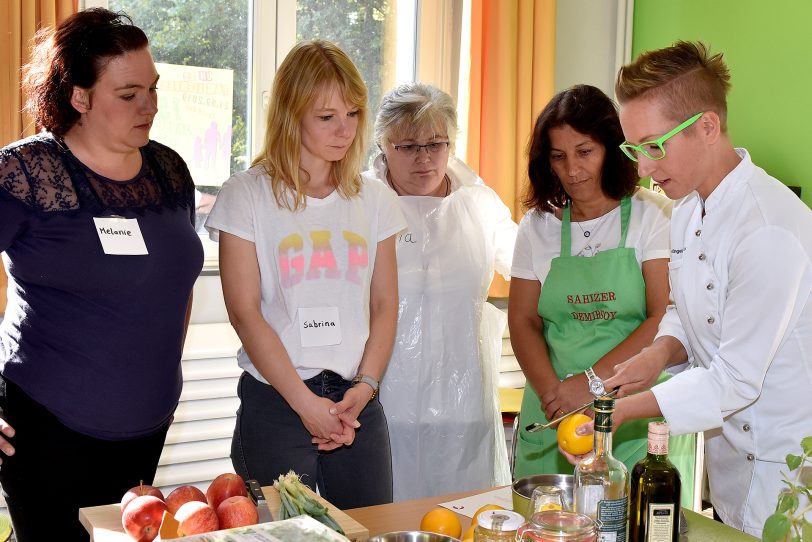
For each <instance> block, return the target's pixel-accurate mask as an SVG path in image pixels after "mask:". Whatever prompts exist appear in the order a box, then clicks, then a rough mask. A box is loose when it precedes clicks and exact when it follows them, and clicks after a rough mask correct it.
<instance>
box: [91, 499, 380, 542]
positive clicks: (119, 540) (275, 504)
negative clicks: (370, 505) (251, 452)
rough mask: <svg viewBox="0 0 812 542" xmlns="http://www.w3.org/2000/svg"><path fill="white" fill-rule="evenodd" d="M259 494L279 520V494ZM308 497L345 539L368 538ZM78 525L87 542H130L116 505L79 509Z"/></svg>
mask: <svg viewBox="0 0 812 542" xmlns="http://www.w3.org/2000/svg"><path fill="white" fill-rule="evenodd" d="M262 492H263V493H264V494H265V499H267V501H268V505H269V506H270V508H271V512H272V513H273V517H274V519H279V507H280V506H281V504H282V503H281V501H280V500H279V492H278V491H277V490H276V489H274V488H273V487H271V486H267V487H263V488H262ZM310 493H311V494H312V495H314V496H315V497H316V499H318V500H319V502H321V503H322V504H323V505H324V506H326V507H327V509H328V510H329V511H330V515H331V516H333V519H335V520H336V521H337V522H338V524H339V525H341V528H342V529H344V533H345V534H346V535H347V538H349V539H350V540H353V541H355V542H363V541H364V540H366V539H367V538H369V531H368V530H367V529H366V527H364V526H363V525H361V524H360V523H358V522H357V521H356V520H354V519H353V518H351V517H350V516H348V515H347V514H345V513H344V512H342V511H341V510H339V509H338V508H336V507H335V506H333V505H332V504H330V503H329V502H327V501H326V500H324V499H322V498H321V497H320V496H318V495H316V494H315V493H313V492H312V491H311V492H310ZM79 521H80V522H81V523H82V525H84V526H85V529H87V532H89V533H90V540H91V542H132V539H131V538H130V537H129V536H127V534H126V533H125V532H124V529H123V528H122V527H121V511H120V510H119V505H118V504H106V505H104V506H93V507H89V508H80V509H79Z"/></svg>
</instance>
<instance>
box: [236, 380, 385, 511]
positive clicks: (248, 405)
mask: <svg viewBox="0 0 812 542" xmlns="http://www.w3.org/2000/svg"><path fill="white" fill-rule="evenodd" d="M305 384H306V385H307V387H308V388H309V389H310V391H312V392H313V393H315V394H316V395H318V396H320V397H326V398H327V399H330V400H331V401H334V402H338V401H340V400H341V399H342V398H343V397H344V392H345V391H347V389H349V388H350V386H352V382H350V381H347V380H344V379H343V378H341V377H340V376H339V375H337V374H336V373H333V372H331V371H323V372H321V373H319V374H318V375H316V376H315V377H313V378H310V379H308V380H305ZM237 394H238V395H239V397H240V408H239V410H238V411H237V424H236V426H235V427H234V438H233V440H232V441H231V461H232V463H233V464H234V470H235V471H236V472H237V474H239V475H240V476H242V477H243V478H245V479H246V480H248V479H255V480H257V481H259V483H260V484H261V485H263V486H265V485H271V484H272V483H273V482H274V480H276V479H277V478H278V477H279V475H281V474H286V473H287V472H288V471H289V470H293V471H295V472H296V473H297V474H299V475H300V476H301V477H302V482H304V483H305V484H307V485H308V486H310V488H311V489H313V490H314V491H315V489H316V485H318V489H319V493H320V494H321V496H322V497H324V498H325V499H327V500H328V501H330V502H331V503H332V504H334V505H335V506H337V507H338V508H341V509H345V510H346V509H349V508H358V507H361V506H371V505H376V504H385V503H390V502H392V454H391V451H390V448H389V431H388V429H387V426H386V417H385V416H384V413H383V407H382V406H381V403H380V402H379V401H378V399H377V398H375V399H373V400H372V401H370V402H369V403H368V404H367V406H366V407H364V409H363V410H362V411H361V414H360V415H359V416H358V421H359V422H361V427H360V428H358V429H357V430H356V436H355V441H354V442H353V443H352V445H350V446H342V447H341V448H338V449H336V450H332V451H330V452H320V451H319V450H318V449H317V448H316V445H314V444H312V443H311V442H310V439H311V438H312V435H311V434H310V433H309V432H308V431H307V429H305V426H304V425H303V424H302V421H301V419H300V418H299V415H298V414H296V412H294V410H293V409H292V408H291V407H290V406H289V405H288V403H287V401H285V399H284V398H283V397H282V396H281V395H280V394H279V393H278V392H277V391H276V390H275V389H274V388H273V387H272V386H269V385H268V384H265V383H263V382H260V381H258V380H257V379H256V378H254V377H253V376H251V375H249V374H248V373H243V374H242V376H241V377H240V383H239V386H238V388H237Z"/></svg>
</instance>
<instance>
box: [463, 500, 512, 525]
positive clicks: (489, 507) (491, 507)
mask: <svg viewBox="0 0 812 542" xmlns="http://www.w3.org/2000/svg"><path fill="white" fill-rule="evenodd" d="M504 509H505V508H504V507H502V506H499V505H498V504H486V505H483V506H480V507H479V510H477V511H476V512H474V517H472V518H471V526H472V527H476V520H477V518H478V517H479V514H481V513H482V512H487V511H488V510H504Z"/></svg>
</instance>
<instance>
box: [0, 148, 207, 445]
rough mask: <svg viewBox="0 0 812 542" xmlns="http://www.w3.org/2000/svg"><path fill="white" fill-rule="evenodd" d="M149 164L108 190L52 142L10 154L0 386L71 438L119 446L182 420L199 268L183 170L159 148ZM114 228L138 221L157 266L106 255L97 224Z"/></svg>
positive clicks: (3, 163)
mask: <svg viewBox="0 0 812 542" xmlns="http://www.w3.org/2000/svg"><path fill="white" fill-rule="evenodd" d="M141 155H142V158H143V165H142V167H141V170H140V171H139V173H138V174H137V175H136V176H135V177H134V178H133V179H130V180H128V181H112V180H110V179H107V178H105V177H102V176H100V175H97V174H95V173H94V172H93V171H91V170H90V169H88V168H87V167H85V166H84V165H83V164H82V163H81V162H79V161H78V160H77V159H76V158H75V157H74V156H73V155H72V154H71V152H70V150H68V148H67V147H66V146H65V145H64V144H63V143H62V142H60V141H59V140H57V139H55V138H54V137H53V136H51V135H49V134H42V135H37V136H34V137H31V138H28V139H25V140H22V141H18V142H16V143H13V144H12V145H9V146H7V147H5V148H3V149H0V251H3V260H4V264H5V266H6V270H7V272H8V275H9V287H8V306H7V307H6V313H5V319H4V320H3V322H2V324H0V370H1V371H2V375H3V378H5V379H8V380H11V381H12V382H14V383H15V384H17V385H18V386H19V387H21V388H22V389H23V390H24V391H25V392H26V393H27V394H28V395H29V396H30V397H31V398H32V399H34V400H35V401H37V402H39V403H40V404H42V405H44V406H45V407H46V408H47V409H48V410H49V411H50V412H52V413H53V414H55V415H56V416H57V418H58V419H59V420H60V421H61V422H62V423H63V424H65V425H66V426H68V427H70V428H71V429H73V430H75V431H79V432H81V433H84V434H88V435H91V436H94V437H98V438H105V439H111V440H119V439H127V438H134V437H138V436H143V435H147V434H150V433H152V432H154V431H156V430H157V429H159V428H161V427H162V426H163V425H164V424H165V423H166V422H167V421H168V420H169V418H170V417H171V416H172V413H173V412H174V409H175V407H176V406H177V402H178V398H179V396H180V391H181V386H182V378H181V368H180V357H181V348H182V337H183V332H184V319H185V313H186V306H187V302H188V300H189V296H190V293H191V290H192V286H193V285H194V282H195V279H196V278H197V276H198V274H199V272H200V269H201V266H202V262H203V250H202V247H201V244H200V239H199V238H198V236H197V234H196V233H195V230H194V184H193V181H192V179H191V176H190V175H189V171H188V168H187V167H186V164H185V163H184V162H183V160H182V159H181V158H180V156H179V155H178V154H177V153H175V152H174V151H172V150H171V149H169V148H167V147H165V146H163V145H161V144H159V143H156V142H153V141H151V142H150V143H149V144H147V145H146V146H145V147H143V148H142V149H141ZM111 216H117V217H123V218H128V219H136V220H137V222H138V227H139V229H140V231H141V233H142V235H143V238H144V243H145V245H146V247H147V251H148V254H146V255H108V254H105V252H104V250H103V249H102V245H101V242H100V240H99V236H98V234H97V231H96V227H95V224H94V221H93V218H94V217H111Z"/></svg>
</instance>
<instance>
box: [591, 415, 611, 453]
mask: <svg viewBox="0 0 812 542" xmlns="http://www.w3.org/2000/svg"><path fill="white" fill-rule="evenodd" d="M611 454H612V409H611V408H609V409H605V410H604V409H596V410H595V456H596V457H597V456H599V455H611Z"/></svg>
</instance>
